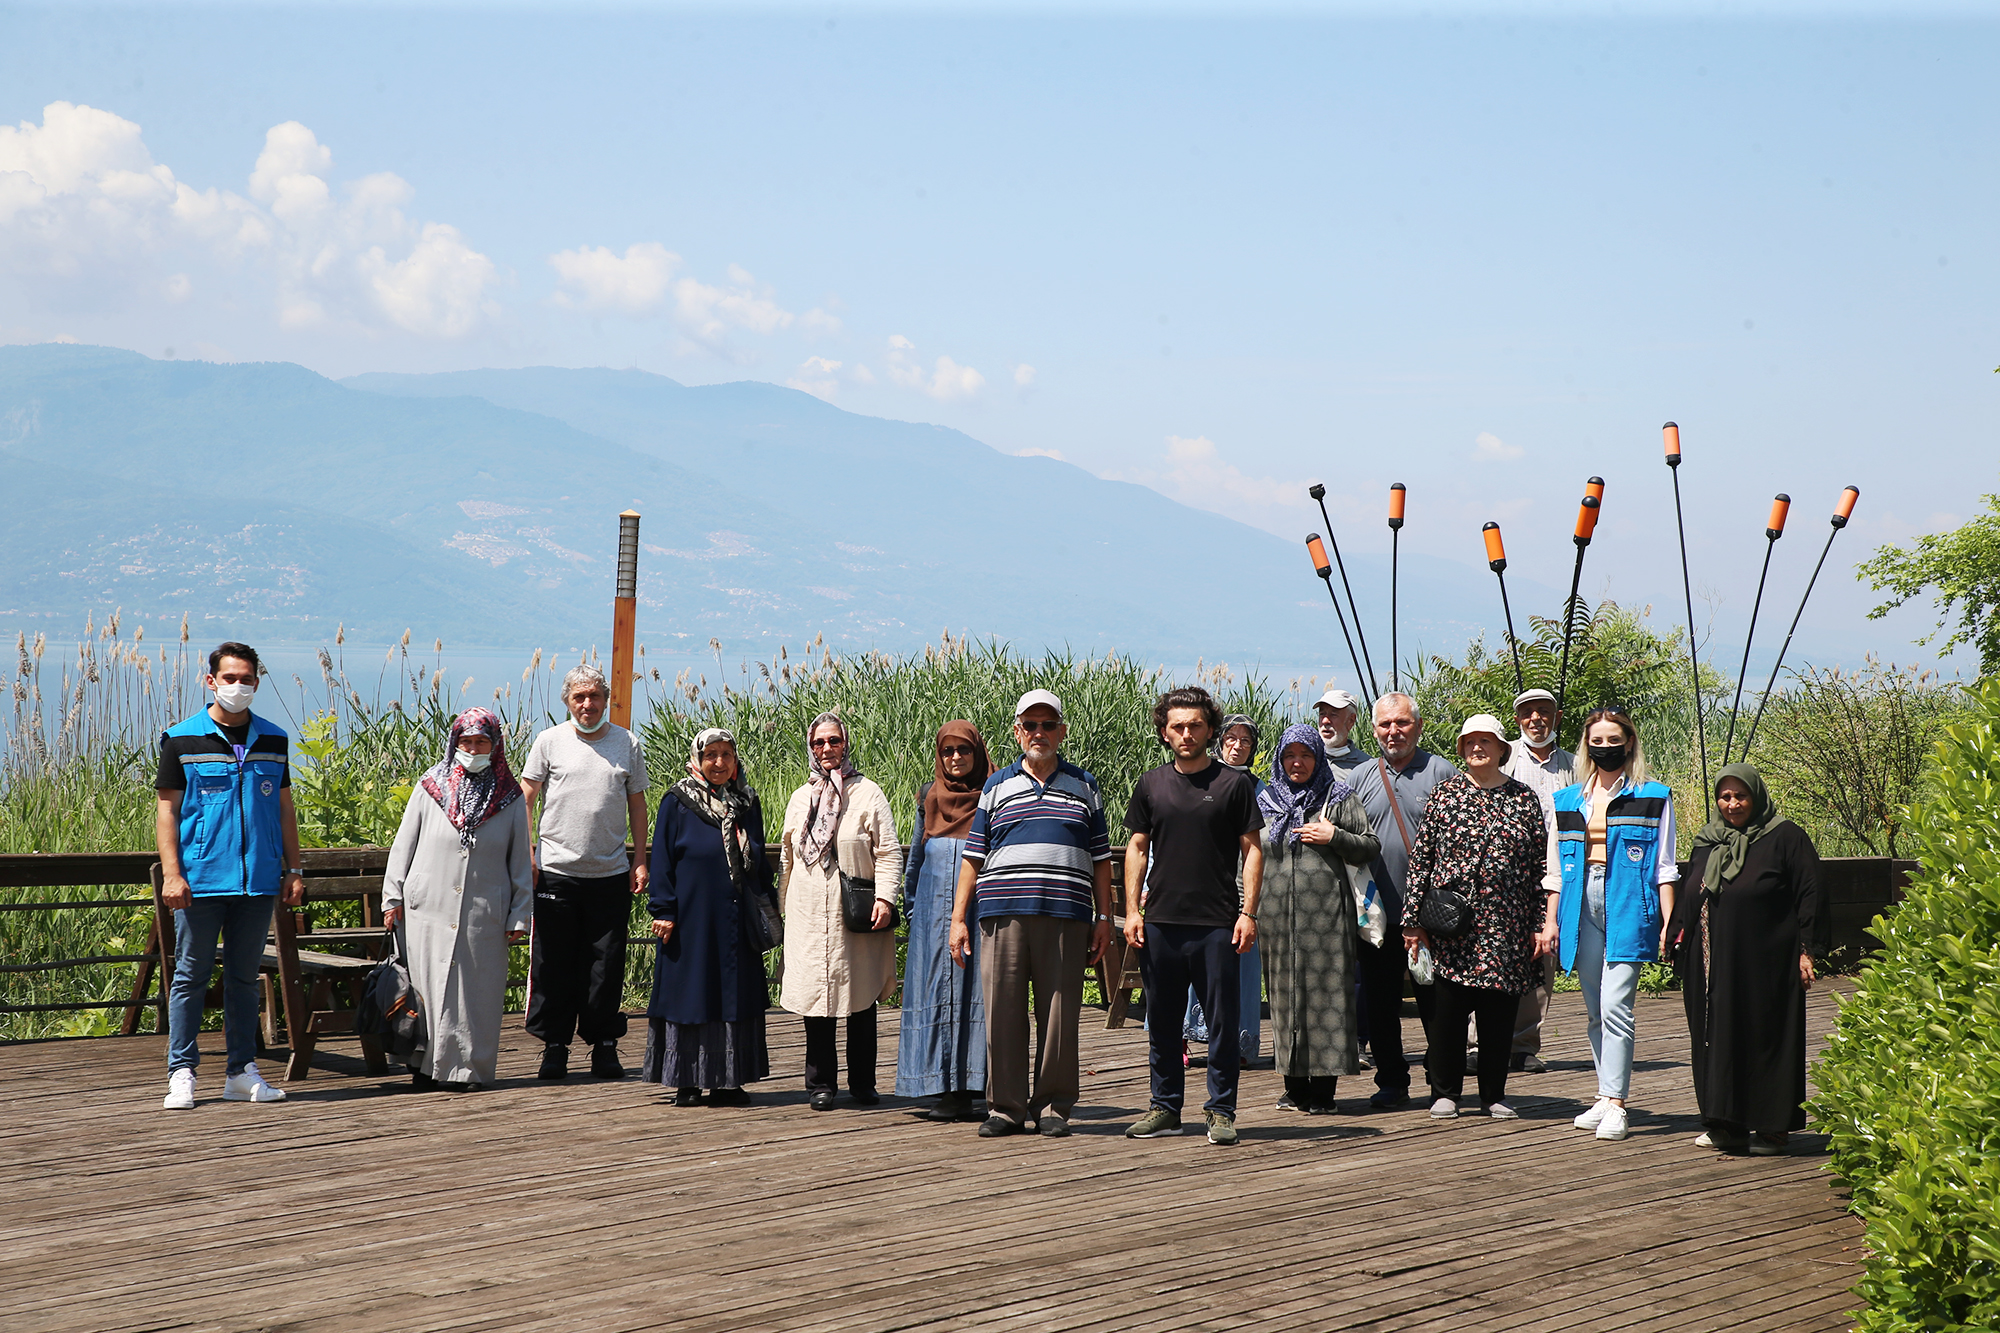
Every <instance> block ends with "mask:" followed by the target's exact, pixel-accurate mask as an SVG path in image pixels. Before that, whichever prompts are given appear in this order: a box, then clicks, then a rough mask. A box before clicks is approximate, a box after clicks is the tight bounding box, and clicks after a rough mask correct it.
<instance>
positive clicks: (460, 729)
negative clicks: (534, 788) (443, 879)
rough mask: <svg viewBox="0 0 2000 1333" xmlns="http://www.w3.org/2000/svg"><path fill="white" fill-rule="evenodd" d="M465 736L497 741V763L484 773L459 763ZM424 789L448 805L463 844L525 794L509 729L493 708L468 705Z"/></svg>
mask: <svg viewBox="0 0 2000 1333" xmlns="http://www.w3.org/2000/svg"><path fill="white" fill-rule="evenodd" d="M461 736H484V737H486V738H487V739H488V740H490V741H492V742H493V766H492V767H491V768H489V769H487V770H486V771H485V772H484V773H468V772H466V771H465V770H464V769H462V768H460V767H459V766H458V741H459V738H460V737H461ZM423 787H424V790H425V791H427V792H429V793H430V795H431V799H432V800H434V801H436V802H437V803H438V804H439V805H440V806H442V807H444V815H445V818H446V819H449V820H450V821H451V826H452V827H453V828H455V829H457V830H458V843H459V846H461V847H470V846H471V845H472V834H473V830H475V829H477V828H478V827H479V826H480V825H481V824H483V823H485V822H486V821H487V820H489V819H491V818H492V817H493V816H495V815H497V814H499V813H500V812H501V811H502V810H505V809H506V808H507V807H508V806H509V805H511V804H512V803H513V800H514V798H515V797H516V796H519V795H520V794H521V784H520V783H519V782H518V781H516V780H515V777H514V770H513V769H512V768H510V767H508V764H507V733H506V732H505V731H504V730H502V728H501V725H500V719H499V718H498V717H497V716H495V715H494V713H493V712H492V710H490V709H486V708H468V709H466V710H465V711H464V712H463V713H460V714H459V715H458V716H457V717H456V718H454V719H453V720H452V724H451V734H450V735H449V736H447V737H445V742H444V758H443V759H440V760H439V761H438V762H437V763H436V764H434V765H432V766H431V768H430V769H429V770H428V771H426V772H425V774H424V777H423Z"/></svg>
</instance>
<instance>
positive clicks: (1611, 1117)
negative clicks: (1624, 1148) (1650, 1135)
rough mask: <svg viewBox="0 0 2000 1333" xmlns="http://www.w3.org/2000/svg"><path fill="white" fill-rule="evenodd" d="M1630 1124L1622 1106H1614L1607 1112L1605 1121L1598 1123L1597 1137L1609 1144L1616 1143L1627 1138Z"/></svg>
mask: <svg viewBox="0 0 2000 1333" xmlns="http://www.w3.org/2000/svg"><path fill="white" fill-rule="evenodd" d="M1629 1124H1630V1121H1629V1119H1628V1118H1627V1117H1626V1115H1625V1108H1624V1107H1622V1106H1613V1107H1611V1108H1610V1109H1608V1110H1606V1111H1605V1113H1604V1119H1602V1120H1600V1121H1598V1122H1597V1137H1598V1138H1600V1139H1604V1140H1606V1141H1609V1142H1615V1141H1617V1140H1619V1139H1622V1138H1624V1137H1625V1134H1626V1129H1627V1126H1628V1125H1629Z"/></svg>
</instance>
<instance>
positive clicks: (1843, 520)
mask: <svg viewBox="0 0 2000 1333" xmlns="http://www.w3.org/2000/svg"><path fill="white" fill-rule="evenodd" d="M1860 498H1861V488H1860V487H1859V486H1849V487H1848V488H1847V489H1846V490H1845V491H1842V492H1841V495H1840V504H1839V506H1838V507H1837V508H1836V509H1835V510H1834V512H1833V531H1832V532H1829V533H1827V534H1826V545H1824V546H1822V547H1820V548H1819V563H1818V564H1816V565H1814V566H1813V572H1812V577H1811V578H1809V579H1807V580H1806V591H1805V595H1804V596H1802V597H1800V598H1799V609H1798V610H1797V611H1796V612H1794V613H1793V614H1792V627H1791V628H1790V629H1788V630H1786V631H1785V641H1784V643H1782V644H1781V645H1779V647H1778V660H1777V661H1776V662H1774V663H1772V665H1771V678H1770V679H1769V680H1767V681H1765V682H1764V693H1763V696H1762V697H1761V698H1759V699H1758V700H1757V713H1756V716H1754V717H1752V718H1751V719H1750V734H1749V735H1748V736H1747V737H1745V738H1744V740H1743V757H1744V758H1745V759H1748V758H1749V757H1750V747H1751V746H1753V745H1755V744H1756V743H1757V724H1758V723H1760V722H1762V721H1763V720H1764V705H1765V704H1767V703H1769V702H1771V687H1772V686H1774V685H1776V684H1777V683H1778V672H1779V671H1780V670H1781V669H1782V668H1783V667H1784V665H1785V652H1786V650H1787V649H1789V648H1790V647H1791V646H1792V635H1794V634H1796V633H1798V630H1799V617H1801V616H1803V615H1804V614H1805V613H1806V598H1809V597H1811V596H1812V593H1813V585H1814V584H1815V583H1818V582H1819V572H1820V570H1821V569H1823V568H1825V566H1826V557H1827V552H1829V551H1831V550H1832V549H1833V539H1834V538H1835V537H1838V536H1839V535H1840V530H1841V529H1842V528H1844V527H1846V526H1847V519H1848V516H1849V515H1850V514H1852V513H1853V512H1854V502H1855V501H1856V500H1858V499H1860Z"/></svg>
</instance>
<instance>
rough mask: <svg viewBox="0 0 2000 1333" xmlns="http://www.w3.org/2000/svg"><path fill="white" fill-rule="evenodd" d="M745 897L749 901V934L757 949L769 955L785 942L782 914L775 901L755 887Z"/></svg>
mask: <svg viewBox="0 0 2000 1333" xmlns="http://www.w3.org/2000/svg"><path fill="white" fill-rule="evenodd" d="M745 896H746V897H747V898H749V900H750V904H749V906H750V933H751V935H753V936H754V937H755V938H756V940H757V947H758V948H760V949H762V950H763V951H764V952H765V953H769V952H770V951H771V950H773V949H775V948H777V947H778V946H779V945H781V944H783V943H784V942H785V917H784V914H783V913H782V912H780V911H779V910H778V903H777V900H776V899H774V898H773V897H772V896H771V895H770V894H768V893H766V892H764V891H763V890H762V889H760V888H758V887H756V886H755V885H752V886H751V887H750V889H749V890H748V892H747V893H746V894H745Z"/></svg>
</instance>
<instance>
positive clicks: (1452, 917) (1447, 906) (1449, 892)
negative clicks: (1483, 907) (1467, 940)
mask: <svg viewBox="0 0 2000 1333" xmlns="http://www.w3.org/2000/svg"><path fill="white" fill-rule="evenodd" d="M1417 925H1418V926H1420V927H1422V928H1423V929H1424V930H1426V931H1429V932H1430V933H1431V934H1432V935H1433V936H1435V937H1436V938H1438V939H1444V940H1455V939H1457V938H1458V937H1459V936H1461V935H1468V934H1470V933H1471V932H1472V894H1471V892H1470V886H1469V885H1464V884H1438V885H1434V886H1433V887H1431V888H1429V889H1426V890H1424V905H1423V906H1422V907H1421V908H1419V909H1418V911H1417Z"/></svg>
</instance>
